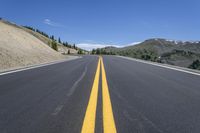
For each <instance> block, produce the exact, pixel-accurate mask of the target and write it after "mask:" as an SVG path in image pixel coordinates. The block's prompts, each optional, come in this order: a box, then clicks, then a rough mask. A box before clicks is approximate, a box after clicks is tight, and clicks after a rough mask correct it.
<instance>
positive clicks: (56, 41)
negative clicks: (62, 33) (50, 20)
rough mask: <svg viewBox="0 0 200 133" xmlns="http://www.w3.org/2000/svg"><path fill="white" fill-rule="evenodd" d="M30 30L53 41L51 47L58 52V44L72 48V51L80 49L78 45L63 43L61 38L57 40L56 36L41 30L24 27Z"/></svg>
mask: <svg viewBox="0 0 200 133" xmlns="http://www.w3.org/2000/svg"><path fill="white" fill-rule="evenodd" d="M23 27H25V28H27V29H29V30H32V31H34V32H37V33H39V34H41V35H43V36H45V37H47V38H49V39H51V42H49V45H51V47H52V48H53V49H54V50H56V51H58V47H57V43H59V44H62V45H63V46H65V47H67V48H72V49H75V50H79V48H78V47H77V46H76V44H72V45H71V44H69V43H68V42H67V41H62V40H61V38H60V37H58V40H56V38H55V37H54V35H48V34H47V33H45V32H43V31H41V30H39V29H36V28H33V27H30V26H23Z"/></svg>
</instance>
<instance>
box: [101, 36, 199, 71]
mask: <svg viewBox="0 0 200 133" xmlns="http://www.w3.org/2000/svg"><path fill="white" fill-rule="evenodd" d="M104 50H105V51H106V52H112V53H115V54H118V55H123V56H130V57H134V58H139V59H144V60H150V61H156V62H161V63H167V64H171V65H177V66H182V67H189V66H190V65H191V64H192V63H193V62H194V61H195V60H200V42H198V41H197V42H190V41H187V42H183V41H173V40H166V39H149V40H146V41H144V42H142V43H140V44H137V45H132V46H128V47H123V48H113V47H111V48H104Z"/></svg>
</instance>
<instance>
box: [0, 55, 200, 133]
mask: <svg viewBox="0 0 200 133" xmlns="http://www.w3.org/2000/svg"><path fill="white" fill-rule="evenodd" d="M199 105H200V76H199V74H193V73H189V72H188V73H187V72H184V71H177V70H173V69H169V68H165V67H160V66H155V65H152V64H147V63H143V62H138V61H135V60H130V59H125V58H121V57H117V56H103V57H99V56H83V57H82V58H78V59H75V60H70V61H65V62H61V63H57V64H52V65H48V66H43V67H39V68H35V69H29V70H24V71H20V72H14V73H9V74H4V75H0V133H80V132H82V133H90V132H91V133H92V132H96V133H102V132H104V133H115V132H118V133H199V132H200V106H199Z"/></svg>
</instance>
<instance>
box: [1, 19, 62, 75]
mask: <svg viewBox="0 0 200 133" xmlns="http://www.w3.org/2000/svg"><path fill="white" fill-rule="evenodd" d="M64 58H66V56H64V55H61V54H60V53H58V52H57V51H55V50H53V49H52V48H50V47H49V46H48V45H46V44H45V43H43V42H42V41H41V40H39V39H37V38H36V37H34V36H33V35H31V34H30V33H28V32H26V31H24V30H23V29H21V28H19V27H18V26H14V25H12V24H9V23H6V22H5V21H3V20H0V71H3V70H6V69H12V68H18V67H23V66H28V65H34V64H40V63H45V62H51V61H54V60H59V59H64Z"/></svg>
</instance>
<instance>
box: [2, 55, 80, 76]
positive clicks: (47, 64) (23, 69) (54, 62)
mask: <svg viewBox="0 0 200 133" xmlns="http://www.w3.org/2000/svg"><path fill="white" fill-rule="evenodd" d="M79 58H81V57H77V58H71V59H70V58H68V59H63V60H60V61H53V62H50V63H43V64H37V65H33V66H27V67H24V68H19V69H15V70H9V71H6V72H2V73H0V76H2V75H6V74H11V73H16V72H21V71H25V70H30V69H35V68H39V67H44V66H49V65H54V64H59V63H62V62H66V61H71V60H75V59H79Z"/></svg>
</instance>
